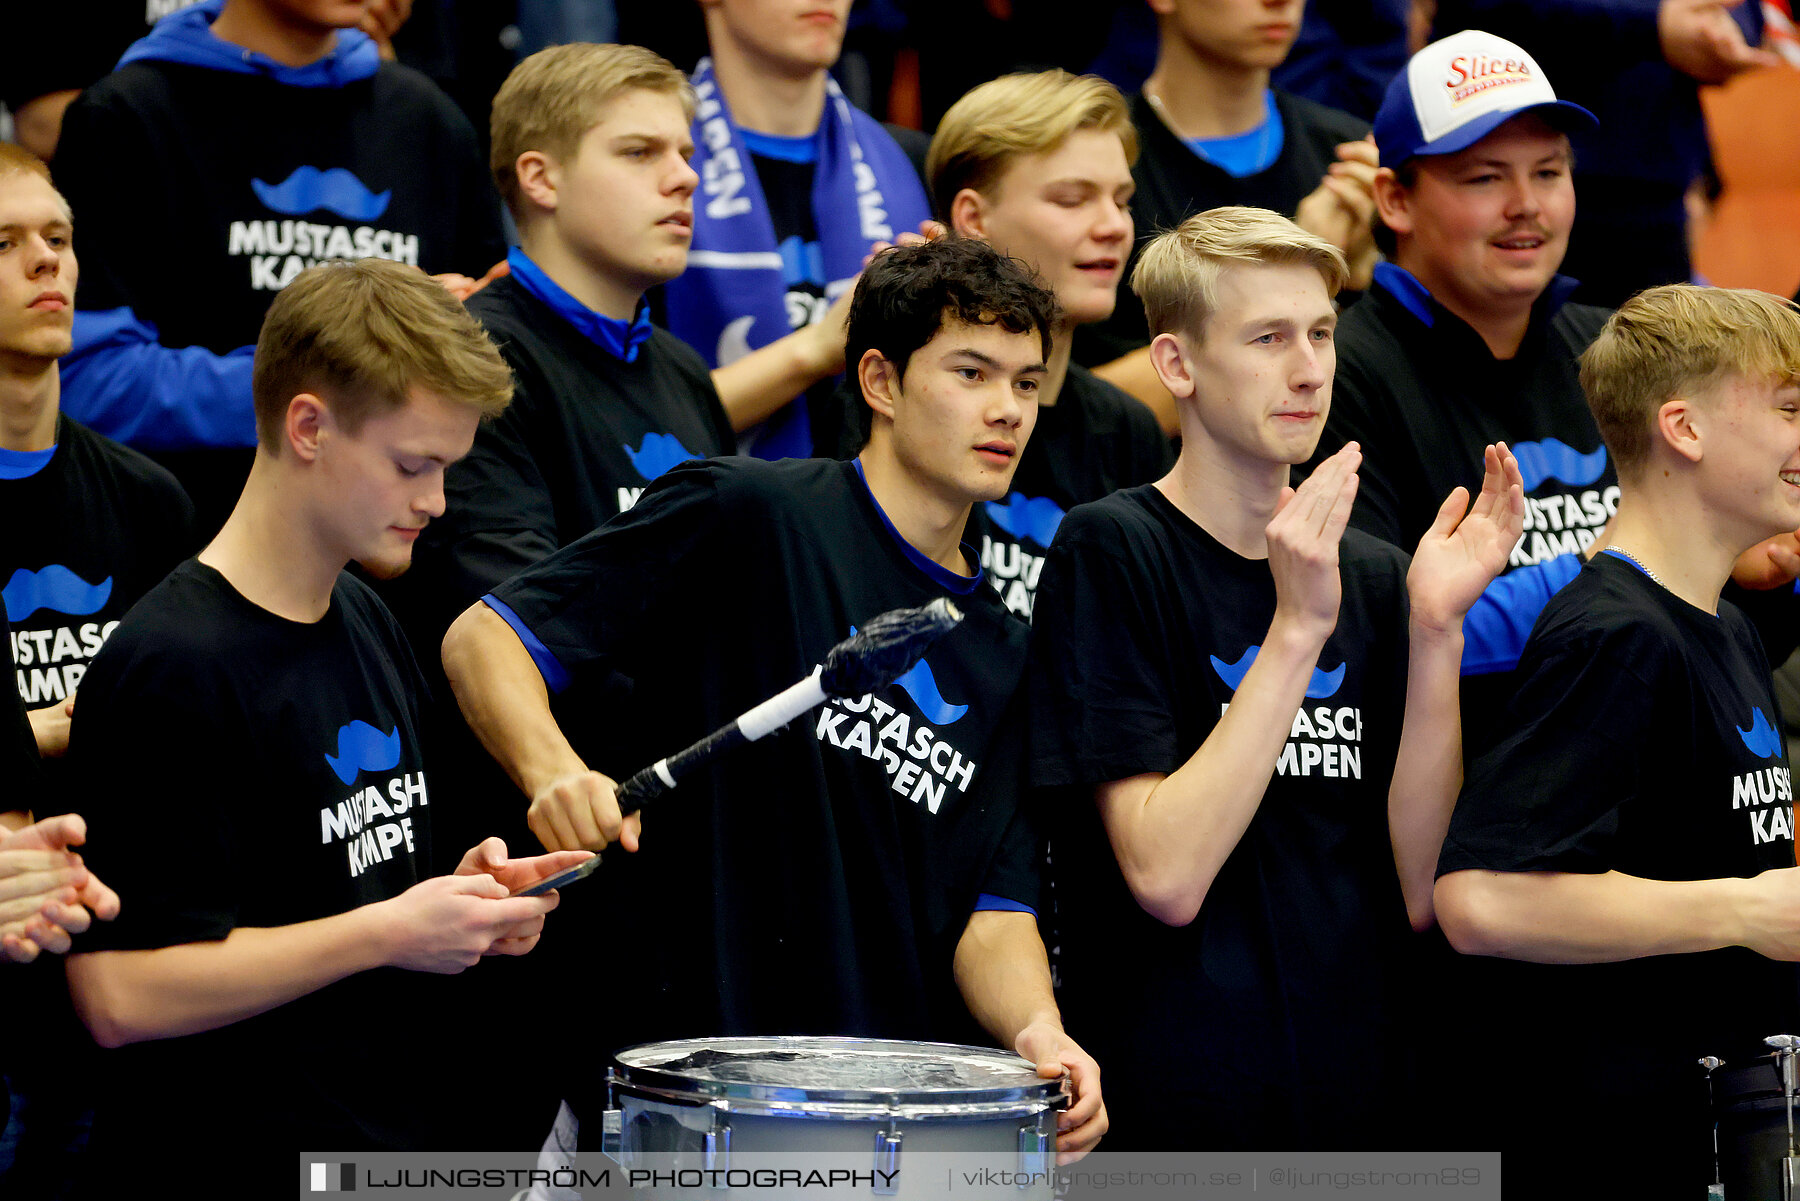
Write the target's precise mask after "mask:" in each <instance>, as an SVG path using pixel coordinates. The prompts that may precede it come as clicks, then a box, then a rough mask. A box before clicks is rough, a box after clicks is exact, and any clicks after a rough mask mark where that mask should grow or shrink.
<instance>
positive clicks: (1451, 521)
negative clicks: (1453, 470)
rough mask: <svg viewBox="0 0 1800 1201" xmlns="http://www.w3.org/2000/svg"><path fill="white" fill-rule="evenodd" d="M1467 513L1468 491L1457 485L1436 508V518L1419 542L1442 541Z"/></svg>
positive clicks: (1453, 530)
mask: <svg viewBox="0 0 1800 1201" xmlns="http://www.w3.org/2000/svg"><path fill="white" fill-rule="evenodd" d="M1468 511H1469V490H1468V489H1467V488H1465V487H1463V486H1462V485H1461V484H1458V485H1457V486H1456V487H1454V488H1452V489H1450V495H1449V496H1446V497H1445V498H1444V503H1443V504H1441V505H1439V506H1438V511H1437V517H1436V518H1434V519H1433V520H1432V523H1431V528H1430V529H1429V530H1426V531H1425V537H1424V538H1423V539H1421V541H1442V540H1443V539H1445V538H1448V537H1449V536H1450V535H1451V534H1452V533H1454V532H1455V530H1456V527H1457V525H1458V524H1459V523H1461V521H1462V519H1463V514H1465V513H1467V512H1468Z"/></svg>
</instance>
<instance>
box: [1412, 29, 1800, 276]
mask: <svg viewBox="0 0 1800 1201" xmlns="http://www.w3.org/2000/svg"><path fill="white" fill-rule="evenodd" d="M1436 10H1437V11H1436V14H1435V16H1434V18H1433V22H1434V29H1435V32H1436V33H1438V34H1439V35H1443V34H1448V33H1453V32H1455V31H1456V30H1460V29H1486V30H1488V31H1490V32H1492V33H1496V34H1499V35H1500V36H1502V37H1507V38H1511V39H1512V40H1514V41H1516V42H1519V43H1521V44H1522V45H1524V46H1525V47H1526V48H1527V49H1529V50H1530V51H1531V52H1532V54H1533V55H1534V56H1536V58H1537V60H1538V62H1539V63H1541V64H1542V65H1543V66H1544V67H1545V69H1546V70H1548V71H1549V72H1550V75H1551V77H1552V78H1554V79H1555V80H1557V81H1558V86H1559V87H1560V88H1561V90H1562V94H1563V97H1564V98H1565V99H1568V100H1572V101H1574V102H1576V103H1577V104H1580V105H1583V106H1584V107H1586V108H1588V109H1590V110H1592V111H1593V113H1594V114H1595V116H1596V117H1597V118H1598V119H1599V121H1600V128H1601V130H1602V131H1603V134H1604V136H1602V137H1597V138H1593V139H1591V140H1590V141H1589V142H1585V143H1583V145H1582V146H1581V154H1580V157H1579V161H1578V165H1577V169H1576V175H1575V179H1576V183H1577V185H1578V187H1579V188H1580V191H1581V195H1582V205H1581V207H1582V211H1581V215H1580V217H1579V218H1578V219H1577V221H1576V228H1575V233H1574V237H1573V240H1572V243H1571V249H1570V258H1569V267H1570V274H1571V275H1573V276H1575V277H1576V278H1577V279H1579V280H1581V292H1580V298H1581V299H1582V300H1583V301H1585V302H1588V303H1591V304H1599V305H1605V306H1607V307H1613V306H1616V305H1618V304H1619V303H1620V302H1622V301H1623V300H1624V299H1625V298H1626V297H1627V296H1630V295H1631V294H1632V293H1633V292H1636V291H1638V290H1639V289H1640V288H1647V287H1650V286H1651V285H1653V284H1668V283H1685V282H1687V281H1688V280H1689V279H1691V278H1692V275H1693V264H1692V262H1691V260H1690V257H1689V243H1688V218H1687V202H1686V196H1687V192H1688V189H1689V187H1690V186H1691V185H1692V184H1693V183H1694V181H1695V180H1696V179H1698V178H1700V177H1701V176H1702V175H1703V174H1704V173H1705V172H1706V170H1707V167H1708V165H1709V163H1710V162H1711V159H1712V153H1711V150H1710V148H1709V146H1708V143H1707V135H1706V117H1705V114H1704V112H1703V111H1702V110H1701V105H1700V85H1701V84H1721V83H1724V82H1726V81H1727V80H1728V79H1731V78H1732V77H1733V76H1735V75H1737V74H1739V73H1740V72H1743V71H1747V70H1750V69H1753V68H1756V67H1766V66H1773V65H1776V64H1777V63H1779V61H1780V60H1779V59H1778V58H1777V56H1775V55H1774V54H1772V53H1770V52H1769V51H1768V50H1764V49H1759V48H1757V43H1758V42H1759V41H1761V40H1762V27H1763V13H1762V10H1763V6H1762V5H1759V4H1741V3H1733V2H1731V0H1437V2H1436ZM1776 119H1779V118H1776Z"/></svg>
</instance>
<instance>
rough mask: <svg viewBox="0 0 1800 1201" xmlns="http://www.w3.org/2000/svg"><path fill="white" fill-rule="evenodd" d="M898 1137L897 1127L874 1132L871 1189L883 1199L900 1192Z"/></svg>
mask: <svg viewBox="0 0 1800 1201" xmlns="http://www.w3.org/2000/svg"><path fill="white" fill-rule="evenodd" d="M900 1135H901V1131H900V1128H899V1127H897V1126H896V1127H895V1128H894V1129H892V1130H877V1131H876V1132H875V1183H874V1185H873V1186H872V1187H873V1188H874V1190H875V1192H876V1193H878V1194H879V1195H881V1196H884V1197H891V1196H893V1195H894V1194H895V1193H897V1192H899V1191H900Z"/></svg>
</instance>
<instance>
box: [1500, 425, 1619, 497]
mask: <svg viewBox="0 0 1800 1201" xmlns="http://www.w3.org/2000/svg"><path fill="white" fill-rule="evenodd" d="M1512 452H1513V457H1514V458H1516V459H1518V460H1519V474H1520V475H1521V476H1523V477H1525V491H1527V492H1534V491H1536V490H1537V486H1538V485H1539V484H1541V483H1543V482H1544V481H1545V480H1550V479H1557V480H1561V481H1562V482H1563V483H1565V484H1573V485H1576V486H1580V485H1583V484H1591V483H1593V482H1594V481H1595V480H1597V479H1599V478H1600V477H1601V475H1603V474H1604V473H1605V471H1606V446H1605V445H1604V444H1602V445H1601V446H1600V448H1599V449H1598V450H1596V451H1594V453H1593V454H1591V455H1584V454H1582V453H1581V452H1580V451H1578V450H1576V449H1575V448H1574V447H1572V446H1570V445H1568V444H1567V443H1564V442H1558V441H1557V440H1556V439H1555V438H1545V439H1544V440H1543V441H1542V442H1521V443H1519V444H1518V445H1517V446H1514V447H1513V448H1512Z"/></svg>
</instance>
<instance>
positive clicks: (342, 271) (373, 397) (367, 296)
mask: <svg viewBox="0 0 1800 1201" xmlns="http://www.w3.org/2000/svg"><path fill="white" fill-rule="evenodd" d="M415 387H418V388H423V389H425V390H427V391H429V392H432V393H433V394H435V395H437V396H440V397H442V398H443V399H444V400H445V401H448V402H449V403H451V404H455V405H466V406H468V407H470V408H475V409H479V410H481V415H482V416H483V417H494V416H497V415H498V414H499V413H500V412H501V411H502V410H503V409H505V408H506V405H507V402H508V401H510V400H511V399H512V391H513V381H512V372H511V371H509V370H508V369H507V366H506V362H505V360H503V359H502V358H501V357H500V352H499V351H498V350H496V349H494V344H493V343H492V342H491V341H489V340H488V336H487V334H486V333H485V332H484V331H483V330H482V328H481V325H480V323H478V322H477V321H476V320H475V318H474V317H472V316H470V315H469V312H468V310H467V309H465V308H463V306H462V303H461V302H460V301H458V300H457V299H456V297H454V296H452V295H450V293H449V292H448V291H447V290H446V289H445V288H444V287H443V286H442V285H441V284H439V283H438V282H437V281H436V280H434V279H432V278H431V277H430V276H428V275H426V274H425V273H424V272H422V271H420V270H419V269H418V268H417V267H409V266H407V265H406V264H404V263H394V262H389V261H387V260H385V259H360V260H357V261H355V262H347V263H321V264H320V265H319V266H317V267H311V268H308V269H307V270H305V271H302V272H301V273H300V274H299V275H297V276H295V277H294V282H293V283H291V284H289V285H288V286H287V287H285V288H283V289H282V290H281V292H280V293H279V294H278V295H277V296H276V297H275V303H273V304H271V305H270V306H269V312H268V314H267V315H266V316H265V317H264V318H263V326H262V334H261V336H260V337H258V338H257V340H256V365H255V366H254V368H252V372H251V383H250V391H251V395H252V397H253V398H254V400H255V404H256V440H257V443H258V444H259V445H260V446H262V447H263V448H264V449H267V450H275V449H277V448H278V447H279V446H280V445H281V438H282V429H283V426H284V424H285V423H286V420H287V410H288V405H289V403H290V402H291V401H292V400H293V398H294V397H296V396H298V395H300V394H301V393H303V392H310V393H312V394H313V395H315V396H318V397H320V398H321V399H323V400H324V401H325V402H326V404H327V405H329V406H330V408H331V412H332V416H333V417H335V418H336V419H337V421H338V422H339V423H340V424H342V425H343V427H344V428H345V429H346V430H348V431H349V432H350V433H352V434H354V433H356V432H357V431H358V430H359V429H361V428H362V423H363V422H365V421H367V420H368V419H369V418H370V417H373V416H375V415H376V414H378V413H383V412H389V411H391V410H393V409H397V408H400V407H402V406H403V405H405V404H406V403H407V401H408V399H409V394H410V393H411V391H412V390H413V388H415Z"/></svg>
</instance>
